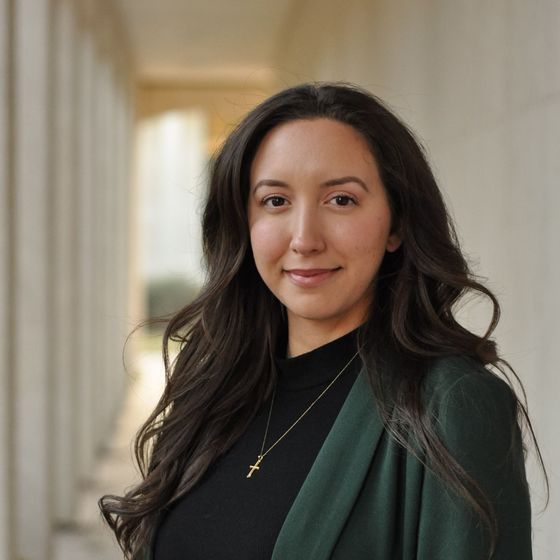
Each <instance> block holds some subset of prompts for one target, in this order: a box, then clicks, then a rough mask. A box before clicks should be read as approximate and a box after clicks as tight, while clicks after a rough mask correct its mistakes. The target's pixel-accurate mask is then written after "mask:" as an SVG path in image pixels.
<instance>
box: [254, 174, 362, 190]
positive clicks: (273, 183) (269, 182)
mask: <svg viewBox="0 0 560 560" xmlns="http://www.w3.org/2000/svg"><path fill="white" fill-rule="evenodd" d="M346 183H357V184H358V185H360V187H362V188H363V189H364V190H365V191H366V192H369V189H368V188H367V185H366V184H365V182H364V181H362V180H361V179H360V178H359V177H354V176H353V175H347V176H346V177H337V178H336V179H329V180H328V181H325V182H324V183H321V187H336V186H337V185H344V184H346ZM289 186H290V185H288V183H285V182H284V181H278V180H277V179H261V180H260V181H259V182H258V183H257V184H256V185H255V186H254V187H253V192H256V190H257V189H258V188H259V187H289Z"/></svg>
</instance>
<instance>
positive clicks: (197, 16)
mask: <svg viewBox="0 0 560 560" xmlns="http://www.w3.org/2000/svg"><path fill="white" fill-rule="evenodd" d="M298 1H300V2H301V0H274V1H270V0H237V1H232V0H229V1H228V0H220V1H219V0H206V1H205V0H158V1H157V2H154V0H115V2H116V5H117V8H118V9H119V12H120V15H121V17H122V20H123V23H124V26H125V28H126V31H127V35H128V39H129V41H130V43H131V49H132V56H133V58H134V60H135V62H136V69H137V73H138V77H139V80H140V81H142V82H157V83H162V82H163V83H169V82H171V83H178V82H179V83H192V84H197V83H199V84H209V83H216V82H217V83H225V84H227V83H230V84H247V85H249V84H254V83H265V82H268V81H270V79H271V77H272V68H273V66H274V60H275V52H276V49H278V48H280V47H281V45H282V36H283V33H284V32H285V29H286V28H287V24H288V22H289V21H290V17H291V14H292V10H293V9H294V7H295V5H296V3H297V2H298Z"/></svg>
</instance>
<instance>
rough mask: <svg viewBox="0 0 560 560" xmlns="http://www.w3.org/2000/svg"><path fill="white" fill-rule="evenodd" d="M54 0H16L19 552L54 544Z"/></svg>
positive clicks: (26, 554)
mask: <svg viewBox="0 0 560 560" xmlns="http://www.w3.org/2000/svg"><path fill="white" fill-rule="evenodd" d="M50 7H51V5H50V2H49V0H18V1H17V2H15V3H14V20H13V26H12V29H13V33H14V106H13V119H14V147H13V165H14V170H13V171H14V177H13V181H14V184H13V187H14V190H13V193H14V196H13V208H12V216H13V220H14V227H13V235H14V261H13V274H14V285H13V293H12V294H11V301H12V304H13V310H14V311H13V325H12V331H13V356H14V360H13V364H11V369H12V372H13V376H14V391H15V392H14V401H15V406H14V454H13V455H14V461H15V465H14V468H15V475H16V476H15V480H14V494H15V503H16V505H15V523H16V547H15V557H17V558H32V559H33V560H42V559H46V558H48V556H49V550H50V534H49V533H50V525H51V501H52V496H51V488H52V487H51V480H52V475H51V467H52V430H51V426H52V408H51V402H52V379H51V377H50V366H51V354H50V349H51V348H52V345H53V335H54V333H53V326H52V323H51V320H52V307H51V305H50V302H51V299H50V297H49V296H50V287H51V278H50V276H49V272H50V268H49V262H50V258H51V256H52V252H51V246H50V229H49V210H50V206H49V205H50V201H51V197H50V192H49V181H48V161H49V159H48V158H49V154H48V139H49V131H48V125H49V115H50V107H49V95H48V93H49V86H48V84H49V82H48V80H49V61H50V52H49V51H50V40H49V32H50V29H49V21H50V14H49V11H50Z"/></svg>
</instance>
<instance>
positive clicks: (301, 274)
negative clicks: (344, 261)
mask: <svg viewBox="0 0 560 560" xmlns="http://www.w3.org/2000/svg"><path fill="white" fill-rule="evenodd" d="M339 270H340V267H338V268H309V269H296V268H294V269H292V270H285V271H284V272H285V273H286V274H287V276H288V278H289V279H290V280H291V281H292V282H293V283H294V284H295V285H296V286H300V287H304V288H309V287H314V286H318V285H319V284H322V283H323V282H325V281H327V280H329V279H330V278H331V277H332V276H334V275H335V274H336V273H337V272H338V271H339Z"/></svg>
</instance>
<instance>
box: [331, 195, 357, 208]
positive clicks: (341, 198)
mask: <svg viewBox="0 0 560 560" xmlns="http://www.w3.org/2000/svg"><path fill="white" fill-rule="evenodd" d="M329 202H330V203H331V204H334V205H335V206H349V205H350V204H356V199H355V198H353V197H351V196H348V195H347V194H337V195H336V196H333V197H332V198H331V199H330V200H329Z"/></svg>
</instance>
